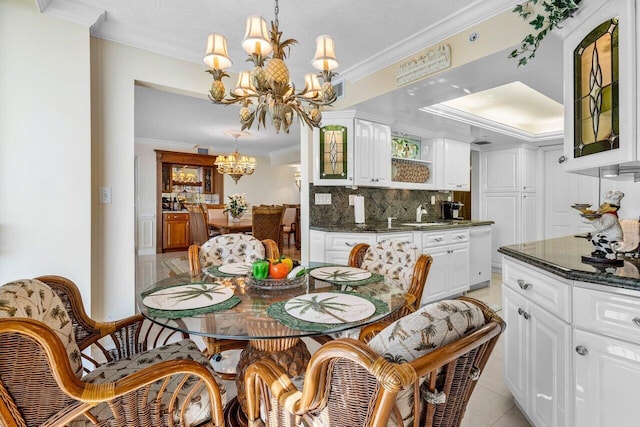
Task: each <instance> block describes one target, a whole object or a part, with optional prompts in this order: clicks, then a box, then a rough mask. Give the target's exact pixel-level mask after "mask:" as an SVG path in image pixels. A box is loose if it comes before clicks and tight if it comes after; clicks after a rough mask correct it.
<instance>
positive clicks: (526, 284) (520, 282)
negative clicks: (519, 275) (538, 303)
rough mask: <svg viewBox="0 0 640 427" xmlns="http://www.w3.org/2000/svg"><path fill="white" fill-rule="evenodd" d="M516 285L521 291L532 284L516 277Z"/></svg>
mask: <svg viewBox="0 0 640 427" xmlns="http://www.w3.org/2000/svg"><path fill="white" fill-rule="evenodd" d="M518 286H520V289H522V290H523V291H526V290H527V289H529V287H530V286H532V285H531V283H525V282H524V280H522V279H518Z"/></svg>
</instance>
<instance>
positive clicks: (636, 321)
mask: <svg viewBox="0 0 640 427" xmlns="http://www.w3.org/2000/svg"><path fill="white" fill-rule="evenodd" d="M631 321H632V322H633V324H634V325H636V326H637V327H639V328H640V317H634V318H633V320H631Z"/></svg>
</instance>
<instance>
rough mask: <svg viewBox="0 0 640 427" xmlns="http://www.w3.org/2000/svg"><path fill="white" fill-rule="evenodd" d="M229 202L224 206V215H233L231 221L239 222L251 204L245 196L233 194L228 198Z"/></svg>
mask: <svg viewBox="0 0 640 427" xmlns="http://www.w3.org/2000/svg"><path fill="white" fill-rule="evenodd" d="M227 199H229V201H228V202H227V203H225V204H224V210H223V212H224V213H227V212H228V213H229V215H231V221H233V222H239V221H240V218H241V217H242V215H243V214H244V212H245V211H246V210H247V209H248V208H249V203H247V199H245V197H244V193H243V194H237V193H236V194H232V195H230V196H227Z"/></svg>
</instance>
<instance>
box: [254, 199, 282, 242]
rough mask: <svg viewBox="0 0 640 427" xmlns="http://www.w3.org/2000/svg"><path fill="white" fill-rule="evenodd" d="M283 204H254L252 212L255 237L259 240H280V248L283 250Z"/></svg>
mask: <svg viewBox="0 0 640 427" xmlns="http://www.w3.org/2000/svg"><path fill="white" fill-rule="evenodd" d="M283 215H284V207H282V206H254V207H253V212H252V214H251V222H252V233H251V234H253V237H255V238H256V239H258V240H264V239H271V240H273V241H274V242H278V250H279V251H282V248H283V245H282V217H283Z"/></svg>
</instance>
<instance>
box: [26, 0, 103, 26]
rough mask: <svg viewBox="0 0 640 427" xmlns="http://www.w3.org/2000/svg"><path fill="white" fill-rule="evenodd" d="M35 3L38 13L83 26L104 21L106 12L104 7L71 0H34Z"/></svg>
mask: <svg viewBox="0 0 640 427" xmlns="http://www.w3.org/2000/svg"><path fill="white" fill-rule="evenodd" d="M36 5H37V7H38V10H39V11H40V13H46V14H47V15H51V16H54V17H56V18H61V19H64V20H67V21H71V22H75V23H76V24H80V25H83V26H85V27H93V26H94V25H96V24H98V23H102V22H105V17H106V13H107V11H106V10H104V9H101V8H98V7H95V6H92V5H90V4H87V3H84V2H79V1H73V0H68V1H64V2H62V1H55V2H51V0H36Z"/></svg>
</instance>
